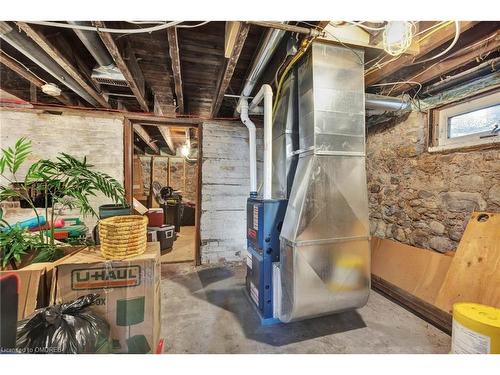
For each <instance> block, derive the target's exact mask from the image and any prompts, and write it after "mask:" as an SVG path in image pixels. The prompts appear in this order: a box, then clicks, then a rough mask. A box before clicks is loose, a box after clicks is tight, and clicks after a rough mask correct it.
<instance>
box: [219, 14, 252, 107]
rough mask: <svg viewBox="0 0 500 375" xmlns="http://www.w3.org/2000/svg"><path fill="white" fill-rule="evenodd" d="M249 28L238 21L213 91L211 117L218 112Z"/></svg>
mask: <svg viewBox="0 0 500 375" xmlns="http://www.w3.org/2000/svg"><path fill="white" fill-rule="evenodd" d="M249 29H250V25H248V24H246V23H243V22H242V23H240V28H239V30H238V32H237V35H236V37H235V42H234V47H233V49H232V51H231V57H229V59H227V62H226V65H225V67H224V68H223V69H224V70H223V73H222V77H221V80H220V82H219V86H218V88H217V91H216V93H215V99H214V101H213V105H212V111H211V112H212V117H216V116H217V112H219V108H220V106H221V104H222V99H224V94H225V93H226V90H227V88H228V86H229V83H230V82H231V78H232V77H233V73H234V69H235V68H236V64H237V63H238V59H239V58H240V54H241V50H242V49H243V45H244V44H245V40H246V38H247V35H248V30H249Z"/></svg>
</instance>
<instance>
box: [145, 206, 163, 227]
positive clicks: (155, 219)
mask: <svg viewBox="0 0 500 375" xmlns="http://www.w3.org/2000/svg"><path fill="white" fill-rule="evenodd" d="M146 216H147V217H148V227H161V226H162V225H163V224H164V222H163V209H161V208H153V209H150V210H149V211H148V212H146Z"/></svg>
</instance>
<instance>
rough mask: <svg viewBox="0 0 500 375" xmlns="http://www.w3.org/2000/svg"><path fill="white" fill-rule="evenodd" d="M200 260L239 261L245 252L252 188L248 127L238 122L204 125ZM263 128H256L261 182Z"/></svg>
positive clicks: (212, 261) (208, 261)
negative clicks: (248, 209) (248, 200)
mask: <svg viewBox="0 0 500 375" xmlns="http://www.w3.org/2000/svg"><path fill="white" fill-rule="evenodd" d="M202 129H203V138H202V139H203V164H202V191H201V194H202V202H201V222H200V224H201V228H200V230H201V261H202V263H217V262H221V261H238V260H241V259H243V257H244V256H245V255H246V200H247V198H248V195H249V191H250V174H249V168H250V167H249V163H248V153H249V150H248V130H247V128H246V127H245V126H244V125H242V124H241V122H239V121H234V122H216V121H213V122H206V123H204V124H203V128H202ZM262 134H263V133H262V129H257V162H258V165H257V178H258V179H257V181H258V184H260V182H261V181H262V157H263V149H262Z"/></svg>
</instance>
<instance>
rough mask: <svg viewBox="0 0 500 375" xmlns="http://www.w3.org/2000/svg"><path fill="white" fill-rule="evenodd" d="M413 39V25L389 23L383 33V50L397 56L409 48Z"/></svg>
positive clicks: (404, 22) (396, 22) (406, 22)
mask: <svg viewBox="0 0 500 375" xmlns="http://www.w3.org/2000/svg"><path fill="white" fill-rule="evenodd" d="M412 38H413V24H412V23H411V22H408V21H389V22H388V23H387V25H386V26H385V29H384V33H383V44H384V50H385V51H386V52H387V53H389V54H390V55H392V56H398V55H400V54H401V53H403V52H404V51H406V50H407V49H408V47H410V45H411V42H412Z"/></svg>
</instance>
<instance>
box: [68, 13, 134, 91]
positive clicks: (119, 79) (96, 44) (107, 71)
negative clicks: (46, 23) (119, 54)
mask: <svg viewBox="0 0 500 375" xmlns="http://www.w3.org/2000/svg"><path fill="white" fill-rule="evenodd" d="M68 23H69V24H71V25H76V26H78V25H79V26H89V24H90V23H89V22H86V21H68ZM73 31H74V32H75V34H76V36H78V38H79V39H80V40H81V41H82V43H83V45H84V46H85V47H86V48H87V50H88V51H89V52H90V54H91V55H92V57H93V58H94V59H95V61H96V62H97V66H96V67H95V68H94V69H93V70H92V75H91V78H92V79H93V80H94V81H95V82H97V83H98V84H102V85H110V86H122V87H127V86H128V83H127V80H126V79H125V77H124V76H123V74H122V73H121V72H120V70H119V69H118V67H117V66H116V65H115V62H114V60H113V58H112V57H111V55H110V54H109V52H108V51H107V50H106V47H105V46H104V43H103V42H102V40H101V38H100V37H99V35H98V34H97V32H96V31H87V30H80V29H74V30H73Z"/></svg>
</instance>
